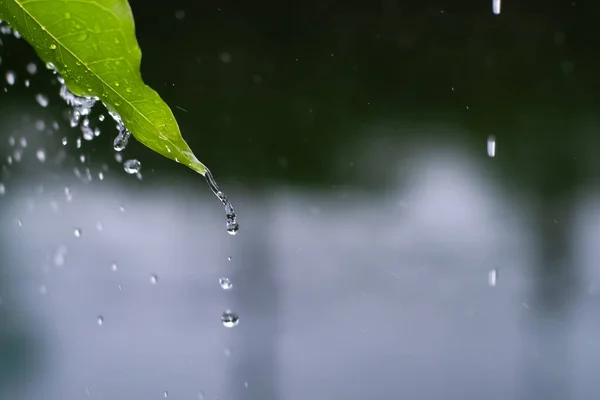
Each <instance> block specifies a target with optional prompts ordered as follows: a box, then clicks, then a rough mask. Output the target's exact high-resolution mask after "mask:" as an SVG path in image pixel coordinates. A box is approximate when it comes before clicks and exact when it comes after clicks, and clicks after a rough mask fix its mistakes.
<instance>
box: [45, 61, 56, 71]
mask: <svg viewBox="0 0 600 400" xmlns="http://www.w3.org/2000/svg"><path fill="white" fill-rule="evenodd" d="M46 68H47V69H49V70H50V71H52V72H54V73H56V66H55V65H54V64H53V63H51V62H47V63H46Z"/></svg>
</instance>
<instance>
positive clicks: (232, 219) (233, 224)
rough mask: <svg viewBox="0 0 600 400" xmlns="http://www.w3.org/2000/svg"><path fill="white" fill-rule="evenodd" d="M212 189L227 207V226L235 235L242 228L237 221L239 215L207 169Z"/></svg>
mask: <svg viewBox="0 0 600 400" xmlns="http://www.w3.org/2000/svg"><path fill="white" fill-rule="evenodd" d="M204 178H205V179H206V182H207V183H208V186H209V187H210V190H212V192H213V193H214V194H215V196H217V198H218V199H219V200H220V201H221V204H223V206H224V207H225V217H226V218H227V222H226V228H227V232H228V233H229V234H230V235H235V234H236V233H237V232H238V230H239V229H240V225H239V224H238V222H237V215H236V214H235V209H234V208H233V205H231V203H230V202H229V200H227V196H225V194H224V193H223V192H221V190H220V189H219V186H218V185H217V182H216V181H215V178H213V176H212V174H211V172H210V171H209V170H208V169H207V170H206V173H205V175H204Z"/></svg>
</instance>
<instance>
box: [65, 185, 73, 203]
mask: <svg viewBox="0 0 600 400" xmlns="http://www.w3.org/2000/svg"><path fill="white" fill-rule="evenodd" d="M65 198H66V199H67V201H71V200H73V195H72V194H71V189H70V188H69V187H68V186H65Z"/></svg>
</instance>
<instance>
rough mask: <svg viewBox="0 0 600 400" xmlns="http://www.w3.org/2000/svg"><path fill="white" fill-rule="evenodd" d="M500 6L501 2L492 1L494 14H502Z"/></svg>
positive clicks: (497, 0)
mask: <svg viewBox="0 0 600 400" xmlns="http://www.w3.org/2000/svg"><path fill="white" fill-rule="evenodd" d="M500 6H501V4H500V0H492V11H493V12H494V14H496V15H498V14H500Z"/></svg>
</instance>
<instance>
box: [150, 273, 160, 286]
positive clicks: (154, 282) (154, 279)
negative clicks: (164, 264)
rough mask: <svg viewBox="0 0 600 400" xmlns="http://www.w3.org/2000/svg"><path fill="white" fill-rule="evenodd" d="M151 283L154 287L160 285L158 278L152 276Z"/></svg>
mask: <svg viewBox="0 0 600 400" xmlns="http://www.w3.org/2000/svg"><path fill="white" fill-rule="evenodd" d="M150 283H152V284H153V285H156V284H157V283H158V276H156V275H154V274H152V275H150Z"/></svg>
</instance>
